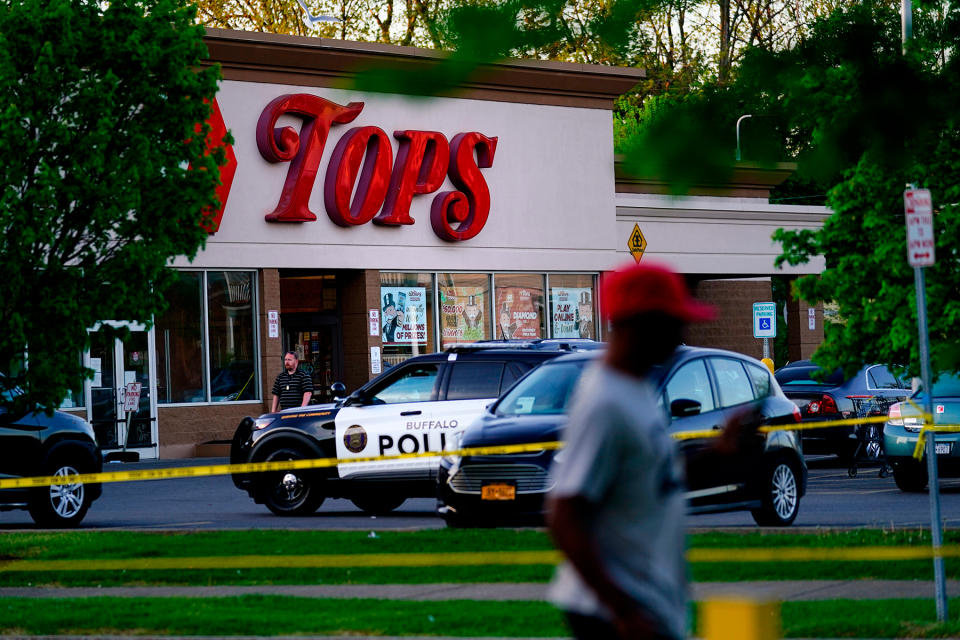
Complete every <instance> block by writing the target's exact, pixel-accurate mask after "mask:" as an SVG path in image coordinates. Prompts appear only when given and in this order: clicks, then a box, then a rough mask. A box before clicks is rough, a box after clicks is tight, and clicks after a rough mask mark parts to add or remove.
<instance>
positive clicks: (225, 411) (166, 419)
mask: <svg viewBox="0 0 960 640" xmlns="http://www.w3.org/2000/svg"><path fill="white" fill-rule="evenodd" d="M261 413H263V410H262V407H261V406H260V405H259V404H232V403H231V404H224V405H223V406H219V405H215V404H214V405H203V406H197V407H162V406H161V407H159V408H158V409H157V414H158V415H157V426H158V432H159V442H158V443H157V444H159V445H160V450H159V455H160V457H161V458H184V457H191V456H193V455H195V454H196V446H197V445H198V444H202V443H204V442H210V441H212V440H221V441H222V440H230V439H231V438H232V437H233V432H234V430H236V428H237V424H239V422H240V421H241V420H242V419H243V418H245V417H246V416H254V417H256V416H258V415H260V414H261Z"/></svg>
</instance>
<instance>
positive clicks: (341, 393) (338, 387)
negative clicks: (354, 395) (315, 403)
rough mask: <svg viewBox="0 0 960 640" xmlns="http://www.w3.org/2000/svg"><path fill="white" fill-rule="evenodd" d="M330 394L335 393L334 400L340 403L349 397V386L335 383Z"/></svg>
mask: <svg viewBox="0 0 960 640" xmlns="http://www.w3.org/2000/svg"><path fill="white" fill-rule="evenodd" d="M330 392H331V393H333V399H334V400H335V401H336V402H340V401H341V400H343V399H344V398H345V397H346V396H347V385H345V384H343V383H342V382H334V383H333V384H332V385H330Z"/></svg>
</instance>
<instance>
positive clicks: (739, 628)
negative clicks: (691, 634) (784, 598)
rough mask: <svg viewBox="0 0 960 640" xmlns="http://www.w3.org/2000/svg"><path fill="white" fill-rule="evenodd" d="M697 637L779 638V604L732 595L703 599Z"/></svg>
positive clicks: (712, 639)
mask: <svg viewBox="0 0 960 640" xmlns="http://www.w3.org/2000/svg"><path fill="white" fill-rule="evenodd" d="M700 636H701V637H702V638H703V639H704V640H778V639H779V638H780V603H779V602H755V601H753V600H745V599H732V598H731V599H717V600H708V601H706V602H703V603H701V604H700Z"/></svg>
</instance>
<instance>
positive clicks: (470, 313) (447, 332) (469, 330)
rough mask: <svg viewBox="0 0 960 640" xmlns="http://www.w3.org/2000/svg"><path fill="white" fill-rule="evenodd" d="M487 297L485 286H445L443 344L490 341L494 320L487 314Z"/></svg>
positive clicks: (441, 329)
mask: <svg viewBox="0 0 960 640" xmlns="http://www.w3.org/2000/svg"><path fill="white" fill-rule="evenodd" d="M486 299H487V293H486V289H485V288H484V287H441V288H440V341H441V344H443V345H444V346H446V345H448V344H454V343H457V342H476V341H477V340H486V339H487V325H488V323H489V322H490V321H489V319H488V318H487V315H486V313H485V312H486Z"/></svg>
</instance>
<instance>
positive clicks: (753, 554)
mask: <svg viewBox="0 0 960 640" xmlns="http://www.w3.org/2000/svg"><path fill="white" fill-rule="evenodd" d="M934 557H937V558H941V557H942V558H956V557H960V545H953V546H949V547H941V548H940V549H939V550H934V549H932V548H931V547H903V546H900V547H859V548H849V547H825V548H815V547H814V548H811V547H781V548H773V547H770V548H747V549H690V550H688V551H687V559H688V560H689V561H690V562H692V563H717V562H737V563H743V562H835V561H844V562H869V561H891V560H901V561H902V560H928V559H931V558H934ZM561 560H562V556H561V554H560V552H559V551H555V550H542V551H465V552H440V553H365V554H364V553H358V554H329V555H300V556H255V555H244V556H206V557H197V558H182V557H181V558H102V559H83V560H4V561H0V572H4V571H6V572H21V573H23V572H39V571H99V572H102V571H154V570H166V571H186V570H211V569H296V568H301V569H339V568H358V567H445V566H481V565H482V566H489V565H556V564H558V563H559V562H560V561H561Z"/></svg>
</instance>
